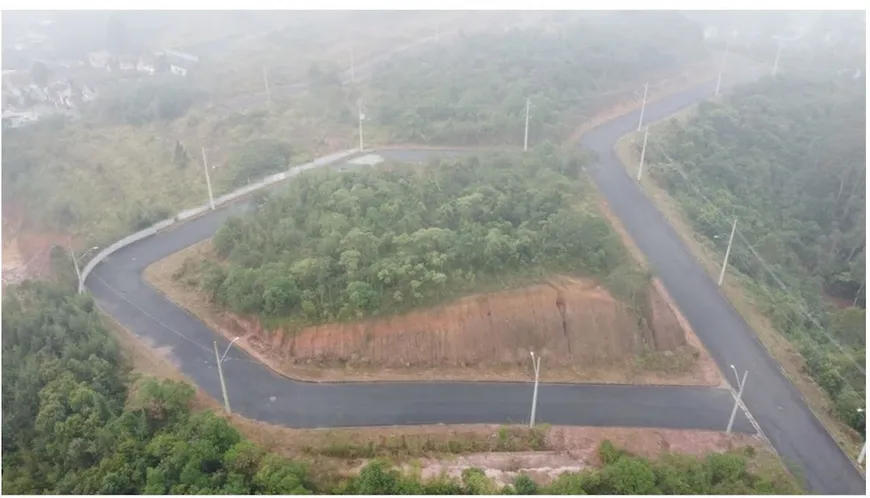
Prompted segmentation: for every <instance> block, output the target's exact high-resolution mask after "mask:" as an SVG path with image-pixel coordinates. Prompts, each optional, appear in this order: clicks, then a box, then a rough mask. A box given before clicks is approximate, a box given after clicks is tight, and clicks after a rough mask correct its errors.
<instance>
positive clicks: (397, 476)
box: [2, 281, 799, 495]
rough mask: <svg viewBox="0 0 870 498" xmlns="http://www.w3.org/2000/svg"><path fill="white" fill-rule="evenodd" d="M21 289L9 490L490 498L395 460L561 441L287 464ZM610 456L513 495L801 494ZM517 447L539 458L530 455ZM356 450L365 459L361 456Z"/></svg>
mask: <svg viewBox="0 0 870 498" xmlns="http://www.w3.org/2000/svg"><path fill="white" fill-rule="evenodd" d="M10 291H11V292H9V293H4V296H3V317H2V318H3V392H2V395H3V407H4V410H3V453H2V462H3V491H4V492H5V493H9V494H84V495H87V494H222V493H223V494H240V495H247V494H279V495H280V494H285V495H286V494H315V493H316V494H422V493H435V494H441V493H443V494H491V493H493V492H494V491H496V490H497V489H498V487H500V485H499V483H496V482H495V481H494V480H491V479H490V478H488V477H487V476H486V474H484V471H483V470H482V469H480V468H476V467H466V468H465V470H464V471H463V472H462V475H461V476H457V477H453V476H452V475H451V474H452V472H450V473H448V475H444V476H437V475H436V476H431V475H430V476H426V477H425V479H424V478H423V476H421V475H420V474H418V473H416V474H415V473H414V472H412V471H407V470H406V471H404V472H400V470H401V467H399V468H395V467H397V466H398V463H397V460H396V459H397V456H402V457H404V458H410V457H408V456H407V455H409V454H410V453H411V452H412V451H418V453H417V455H420V456H426V457H429V458H435V459H436V460H435V462H436V463H437V462H438V460H437V458H439V457H440V458H443V459H444V460H443V462H447V461H452V462H455V461H456V457H457V456H461V455H462V454H466V455H469V460H471V461H472V462H473V461H474V460H473V459H472V458H473V457H474V456H475V455H474V454H473V453H472V452H473V451H474V450H473V448H478V450H479V451H482V450H484V449H485V448H489V451H490V452H501V455H503V456H504V457H505V458H514V457H515V456H516V457H517V458H522V457H523V456H528V455H529V454H531V455H545V454H546V452H543V451H540V450H543V449H547V448H550V447H555V446H556V445H557V444H558V442H555V441H549V440H548V438H547V437H546V432H545V431H540V430H535V431H532V430H528V429H519V428H507V427H504V428H500V429H499V430H498V431H497V433H494V434H493V436H497V437H487V438H486V439H481V438H479V437H476V435H475V434H474V433H467V435H466V437H464V438H463V439H461V440H460V439H449V440H447V441H446V442H445V441H444V439H443V438H441V439H440V440H439V439H435V438H433V437H432V436H425V437H424V438H420V437H414V436H413V435H410V436H408V437H407V438H406V437H405V436H404V435H403V436H402V437H401V442H400V444H398V445H396V444H394V443H396V442H397V441H395V439H396V438H393V437H390V438H389V441H387V438H386V437H384V436H381V437H380V439H381V441H380V442H379V443H376V442H375V438H371V439H369V443H368V444H367V445H361V446H359V447H353V446H339V445H337V444H336V441H335V440H330V438H326V440H325V442H324V440H323V438H320V440H321V443H320V444H316V443H315V441H317V440H318V438H317V437H313V434H309V435H308V437H305V436H304V435H303V434H300V433H296V434H295V436H296V437H294V438H293V439H292V441H293V442H292V443H291V445H292V446H294V448H288V447H284V448H281V449H279V450H278V451H281V453H284V454H286V453H291V454H295V455H307V456H295V457H287V456H282V454H280V453H278V451H275V450H271V451H270V450H269V449H267V448H264V447H263V446H260V445H258V444H255V443H254V442H252V441H251V440H250V439H248V438H246V437H245V436H243V435H242V434H241V433H240V432H239V430H237V429H236V428H234V427H233V426H232V425H231V424H230V421H229V420H228V419H227V418H224V417H222V416H221V415H218V414H216V413H215V412H213V411H211V410H202V409H195V408H193V407H192V398H193V396H194V392H195V390H194V388H193V387H192V386H190V385H189V384H186V383H184V382H178V381H170V380H158V379H155V378H152V377H139V378H137V377H135V376H133V375H131V372H130V364H129V363H127V362H126V361H125V360H124V359H123V358H122V356H121V354H120V350H119V345H118V343H117V341H116V340H115V337H114V336H113V335H112V334H111V333H110V332H109V331H108V330H107V328H106V327H105V326H104V325H103V322H102V320H101V317H100V315H99V312H98V311H97V310H96V308H95V307H94V302H93V301H92V300H91V299H90V298H89V297H87V296H80V295H75V294H74V293H73V292H72V290H71V289H64V288H60V287H56V286H51V285H48V284H45V283H40V282H32V281H28V282H26V283H25V284H23V285H21V286H16V287H13V288H11V289H10ZM242 426H243V427H247V426H245V425H243V424H242ZM284 430H285V431H286V430H287V429H284ZM396 430H397V429H394V428H392V429H391V431H396ZM316 432H318V433H320V434H321V435H322V434H323V431H316ZM356 432H357V433H359V432H360V431H359V430H357V431H356ZM563 446H564V447H568V448H570V447H571V446H570V445H565V444H564V442H563ZM598 446H599V448H598V451H597V452H596V451H592V452H590V453H592V454H591V455H589V456H588V457H579V458H577V459H575V460H572V464H573V465H575V467H576V466H577V465H580V468H581V469H582V470H580V471H573V472H570V471H569V472H564V471H562V472H558V474H559V475H558V476H556V477H555V478H550V479H541V478H540V477H539V476H536V479H535V480H533V479H532V478H530V476H529V475H528V474H526V473H522V474H518V475H517V476H516V477H515V478H514V479H512V482H509V483H506V486H505V487H504V488H503V490H502V492H507V493H514V492H521V493H524V494H538V493H540V494H577V493H579V492H588V493H607V492H613V493H631V492H633V493H656V492H672V493H675V492H682V493H691V492H698V493H706V492H714V491H718V492H725V493H741V494H744V493H747V494H755V493H794V492H796V491H798V490H799V488H798V486H797V485H796V483H795V482H794V480H793V479H792V478H791V477H790V476H789V475H788V474H786V473H785V472H784V471H783V469H782V468H781V466H778V465H776V464H775V463H774V464H773V465H771V464H770V460H769V459H767V460H765V458H763V454H764V453H765V451H764V450H763V449H761V448H756V446H753V445H749V446H742V447H740V448H735V449H731V450H724V448H713V449H712V452H711V453H709V454H708V455H703V452H702V453H701V454H700V455H698V456H700V458H699V457H698V456H694V455H692V454H691V453H689V454H680V453H678V452H670V453H664V454H663V453H662V452H661V451H652V452H651V451H649V450H646V451H643V450H642V451H641V454H644V453H646V454H649V455H650V456H653V457H656V456H659V457H658V458H644V457H643V456H640V455H635V454H632V453H629V452H628V451H625V450H624V449H622V448H617V447H615V446H614V445H613V444H611V443H610V442H609V441H603V442H601V443H600V445H598ZM635 446H637V445H635ZM641 446H642V445H641ZM574 447H577V446H574ZM414 448H417V450H414ZM517 449H535V450H538V451H537V452H527V453H525V454H524V453H522V452H518V451H517ZM585 450H586V451H587V452H589V449H588V448H587V449H585ZM355 451H359V453H358V454H359V455H365V456H363V457H362V458H359V457H354V456H353V453H354V452H355ZM387 454H389V455H391V456H392V461H391V462H389V463H388V462H385V461H382V460H375V459H374V457H376V456H381V455H387ZM696 454H697V453H696ZM326 455H331V456H326ZM337 460H338V461H342V463H343V465H342V468H344V469H348V468H350V469H354V470H350V471H349V472H347V471H346V472H339V471H338V470H337V469H336V461H337ZM399 462H401V460H399ZM427 464H428V465H431V464H432V462H431V460H429V461H427ZM442 464H443V463H442ZM536 481H537V482H536ZM504 484H505V483H501V485H504Z"/></svg>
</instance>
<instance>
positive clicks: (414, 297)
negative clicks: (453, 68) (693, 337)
mask: <svg viewBox="0 0 870 498" xmlns="http://www.w3.org/2000/svg"><path fill="white" fill-rule="evenodd" d="M580 164H581V160H580V158H579V157H576V156H571V157H568V156H566V155H565V154H562V153H560V152H559V151H557V150H556V149H554V148H553V147H552V146H549V145H546V144H545V145H543V146H541V147H539V148H538V149H536V150H535V151H534V153H532V154H529V155H525V156H522V157H520V156H517V155H501V156H495V157H481V158H478V157H472V158H466V159H450V160H443V161H442V162H440V163H438V164H433V165H430V167H424V168H417V167H412V166H410V165H407V164H405V165H402V164H397V165H394V167H393V168H382V167H379V168H377V169H374V170H361V171H351V172H347V173H340V174H338V173H330V172H312V173H306V174H304V175H302V176H300V177H299V178H298V179H297V180H296V181H294V182H293V183H291V184H290V185H288V186H287V187H286V188H284V189H283V190H281V191H277V192H276V193H275V194H274V195H272V196H271V197H269V198H268V199H263V200H261V201H260V202H259V205H258V207H257V208H256V212H255V213H253V214H249V215H246V216H245V217H243V218H235V219H231V220H229V221H228V222H227V223H226V224H225V226H224V227H223V228H221V229H220V230H219V231H218V233H217V234H216V235H215V237H214V241H213V243H214V247H215V249H216V251H217V254H218V256H219V257H220V258H221V259H222V260H223V262H214V261H209V260H205V261H198V262H197V261H192V260H189V263H188V264H187V265H186V268H182V270H181V272H180V274H179V275H178V277H179V278H182V277H183V278H185V279H186V280H187V281H190V282H193V283H195V284H196V285H198V286H199V287H200V288H201V289H202V290H204V291H205V292H206V293H207V294H208V295H209V296H210V297H211V298H212V299H214V300H216V301H217V302H219V303H221V304H223V305H224V306H226V307H228V308H229V309H231V310H233V311H235V312H237V313H243V314H257V315H260V316H263V317H280V318H293V319H295V320H301V321H302V323H317V322H326V321H330V320H347V319H355V318H360V317H363V316H371V315H376V314H380V313H388V314H395V313H398V312H401V311H402V310H407V309H409V308H411V307H417V306H424V305H431V304H434V303H436V302H438V301H442V300H446V299H451V298H455V297H458V296H459V295H462V294H464V293H469V292H475V291H482V290H489V289H491V288H493V287H504V286H509V285H511V284H513V285H517V284H522V283H528V282H529V281H530V280H533V279H536V278H540V277H543V276H546V275H549V274H552V273H556V272H564V273H568V274H572V273H573V274H579V275H584V276H593V277H597V278H600V279H602V280H604V281H605V283H606V284H613V285H612V286H611V287H613V288H614V289H617V290H616V292H615V293H616V294H618V295H619V297H623V298H626V299H629V296H630V295H631V291H630V290H627V289H629V288H630V285H629V286H628V287H626V285H624V284H625V282H626V281H628V282H634V281H635V280H638V279H633V278H632V276H639V275H638V272H637V270H636V269H635V266H634V264H633V263H632V262H631V261H630V258H629V257H628V255H627V252H626V251H625V248H624V246H623V245H622V243H621V242H620V240H619V238H618V236H617V235H616V234H615V233H614V232H613V231H612V229H611V228H610V225H609V224H608V223H607V221H606V220H605V219H604V218H603V217H602V216H601V214H600V213H599V212H598V211H597V208H596V206H595V204H594V199H595V197H594V193H593V191H592V190H591V186H590V185H589V184H588V183H587V181H586V180H585V177H582V178H581V177H580V176H579V175H578V173H579V167H580ZM637 283H638V284H639V285H641V286H642V285H643V284H644V283H645V281H644V280H643V278H642V276H640V278H639V280H638V281H637ZM620 291H622V293H621V294H620ZM639 295H640V294H639ZM630 304H634V303H630Z"/></svg>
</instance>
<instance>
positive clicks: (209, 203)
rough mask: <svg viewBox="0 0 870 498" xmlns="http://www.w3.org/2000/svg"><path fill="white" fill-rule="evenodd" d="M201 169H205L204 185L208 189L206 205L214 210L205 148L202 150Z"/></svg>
mask: <svg viewBox="0 0 870 498" xmlns="http://www.w3.org/2000/svg"><path fill="white" fill-rule="evenodd" d="M202 167H203V168H204V169H205V184H206V186H207V187H208V205H209V206H211V208H212V209H214V195H213V194H212V191H211V179H210V178H209V177H208V159H206V157H205V147H203V148H202Z"/></svg>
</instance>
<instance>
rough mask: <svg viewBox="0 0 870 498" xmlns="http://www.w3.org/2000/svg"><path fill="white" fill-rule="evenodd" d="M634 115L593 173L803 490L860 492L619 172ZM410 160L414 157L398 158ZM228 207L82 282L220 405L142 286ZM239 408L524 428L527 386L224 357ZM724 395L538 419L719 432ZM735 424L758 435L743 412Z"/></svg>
mask: <svg viewBox="0 0 870 498" xmlns="http://www.w3.org/2000/svg"><path fill="white" fill-rule="evenodd" d="M713 88H714V85H713V84H712V83H711V84H707V85H702V86H699V87H697V88H694V89H692V90H689V91H686V92H683V93H680V94H678V95H675V96H672V97H669V98H666V99H663V100H661V101H659V102H656V103H650V104H648V105H647V107H646V111H645V113H646V114H645V115H646V119H647V121H648V122H650V121H654V120H656V119H661V118H664V117H666V116H668V115H670V114H672V113H674V112H676V111H678V110H680V109H682V108H684V107H686V106H689V105H692V104H694V103H697V102H699V101H701V100H703V99H706V98H709V97H710V96H711V95H712V94H713ZM637 119H638V113H637V112H633V113H629V114H627V115H625V116H622V117H619V118H616V119H614V120H612V121H610V122H608V123H606V124H604V125H602V126H600V127H598V128H595V129H593V130H591V131H589V132H588V133H586V134H585V135H584V136H583V138H582V144H583V145H584V146H586V147H589V148H591V149H592V150H594V151H595V152H597V154H598V156H599V162H598V163H597V164H596V165H594V166H593V167H592V168H590V174H591V176H592V177H593V179H594V181H595V182H596V183H597V184H598V186H599V188H600V190H601V191H602V193H603V194H604V196H605V197H606V199H607V201H608V203H609V204H610V207H611V209H612V210H613V211H614V213H615V214H616V215H617V216H619V218H620V219H621V220H622V223H623V224H624V225H625V227H626V229H627V230H628V231H629V233H630V234H631V236H632V237H633V238H634V240H635V242H636V243H637V244H638V246H639V247H640V249H641V250H642V251H643V252H644V254H645V255H646V257H647V259H648V260H649V262H650V263H651V264H652V265H653V267H654V268H655V269H656V270H657V272H658V274H659V275H661V279H662V281H663V283H664V285H665V287H666V288H667V289H668V291H669V293H670V294H671V295H672V296H673V298H674V299H675V301H676V302H677V304H678V305H679V307H680V309H681V311H682V312H683V314H684V315H685V316H686V318H687V319H688V320H689V322H690V323H691V324H692V326H693V328H694V329H695V332H696V333H697V334H698V336H699V337H700V339H701V340H702V342H703V343H704V344H705V346H706V347H707V348H708V350H709V351H710V353H711V355H712V356H713V358H714V359H715V361H716V362H717V364H718V365H719V366H720V368H721V369H722V370H723V371H729V370H730V368H729V367H728V365H730V364H734V365H735V366H736V367H737V368H738V369H739V370H741V371H743V370H744V369H748V370H749V372H750V374H749V380H748V382H747V387H746V392H745V394H744V400H745V402H746V404H747V406H748V408H749V410H750V411H751V413H752V414H753V415H754V416H755V419H756V420H757V422H758V423H759V424H760V426H761V429H762V431H763V432H764V433H765V435H766V436H767V437H768V439H770V441H771V442H772V443H773V445H774V447H775V448H776V449H777V451H778V452H779V453H780V454H781V455H782V456H783V457H784V458H785V459H786V460H787V461H791V462H794V463H796V464H797V466H798V467H799V469H800V471H801V473H802V475H803V477H804V479H805V482H806V484H807V486H808V487H809V489H810V490H811V491H814V492H817V493H825V494H863V492H864V488H865V483H864V480H863V477H862V476H861V475H860V473H859V472H858V471H857V470H856V469H855V468H854V466H853V465H852V464H851V462H850V460H849V459H848V457H847V456H846V455H845V454H844V453H843V452H842V451H841V450H840V449H839V447H838V446H837V445H836V443H835V442H834V441H833V440H832V439H831V438H830V436H829V435H828V434H827V432H826V431H825V429H824V427H823V426H822V425H821V424H820V423H819V421H818V420H817V419H816V418H815V417H814V416H813V414H812V413H811V412H810V411H809V409H808V408H807V406H806V405H805V404H804V403H803V400H802V399H801V397H800V395H799V394H798V392H797V391H796V389H795V388H794V386H793V385H792V384H791V383H790V382H789V381H788V380H787V379H786V378H785V377H784V376H783V375H782V373H781V371H780V368H779V366H778V365H777V364H776V362H775V361H774V360H773V359H772V358H771V357H770V356H769V355H767V353H766V351H765V350H764V348H763V346H762V345H761V344H760V343H759V342H758V340H757V338H756V336H755V334H754V333H753V332H752V330H751V329H750V328H749V326H748V325H747V324H746V323H745V322H744V321H743V319H742V318H741V317H740V315H739V314H738V313H737V312H736V311H735V310H734V309H733V308H732V307H731V306H730V304H729V303H728V301H727V300H726V299H725V298H723V297H722V295H721V294H719V291H718V288H717V287H716V285H715V284H714V283H713V282H712V281H711V280H710V279H709V278H708V277H707V275H706V273H704V271H703V270H702V269H701V267H700V266H699V265H698V263H697V262H696V261H695V260H694V259H693V257H692V256H691V255H690V254H689V252H688V251H687V250H686V248H685V247H684V246H683V245H682V243H681V241H680V240H679V238H678V236H677V235H676V234H675V233H674V232H673V230H672V229H671V227H670V226H669V225H668V223H667V222H666V221H665V219H664V218H663V217H662V216H661V214H660V213H659V212H658V211H657V210H656V208H655V207H654V205H653V204H652V203H651V202H650V201H649V200H648V199H647V198H646V197H645V196H644V194H643V192H642V191H641V190H640V189H639V188H638V186H637V185H636V184H635V182H634V181H633V180H632V179H631V177H629V176H628V174H627V173H626V172H625V171H624V169H623V168H622V167H621V166H620V165H619V164H618V162H617V158H616V157H615V154H614V153H613V146H614V144H615V142H616V141H617V140H618V139H619V138H620V137H621V136H623V135H624V134H626V133H628V132H630V131H633V130H634V129H635V128H636V126H637ZM402 154H403V155H404V156H406V157H408V156H409V155H414V153H409V152H408V151H403V152H402ZM243 209H245V206H244V205H236V206H232V207H229V208H223V209H219V210H217V211H215V212H212V213H209V214H208V215H206V216H204V217H201V218H199V219H196V220H193V221H191V222H189V223H186V224H184V225H181V226H179V227H176V228H175V229H173V230H171V231H167V232H164V233H162V234H159V235H157V236H154V237H150V238H147V239H144V240H142V241H140V242H137V243H136V244H133V245H131V246H128V247H126V248H124V249H122V250H120V251H118V252H116V253H115V254H113V255H112V256H110V257H109V258H108V259H107V260H106V261H105V262H104V263H102V264H100V265H98V266H97V268H96V269H95V270H94V271H93V273H91V277H90V278H89V279H88V282H87V286H88V288H89V289H90V290H91V292H92V293H93V295H94V296H95V298H96V300H97V302H98V303H99V305H100V306H101V307H102V308H103V309H104V310H105V311H106V312H108V313H109V314H111V315H112V316H114V317H115V318H116V319H118V320H119V321H120V322H121V323H122V324H123V325H124V326H126V327H127V328H128V329H130V330H131V331H133V332H134V333H135V334H136V335H137V336H139V337H141V338H143V339H144V340H145V341H146V342H149V343H151V344H152V345H153V346H155V347H166V348H169V349H170V350H171V352H172V359H173V362H174V363H175V364H176V365H177V366H178V367H179V368H180V369H181V370H182V371H183V372H184V373H185V374H186V375H188V376H189V377H190V378H191V379H193V381H194V382H196V383H197V384H198V385H199V386H200V387H202V388H203V389H205V390H206V391H207V392H209V393H210V394H211V395H212V396H214V397H215V398H217V399H220V397H221V394H220V386H219V382H218V378H217V372H216V371H215V370H216V369H215V368H214V362H215V359H214V353H213V350H212V349H211V344H212V341H213V340H215V339H217V340H218V344H219V345H220V346H221V347H226V344H227V341H226V340H224V339H223V338H222V337H221V336H219V335H218V334H216V333H214V332H212V331H211V330H210V329H208V328H207V327H206V326H205V325H204V324H202V323H201V322H200V321H199V320H197V319H196V318H195V317H193V316H192V315H191V314H189V313H187V312H186V311H184V310H182V309H180V308H178V307H176V306H175V305H174V304H173V303H171V302H170V301H168V300H167V299H166V298H164V297H163V296H162V295H161V294H160V293H158V292H157V291H155V290H154V289H153V288H151V287H150V286H148V285H147V284H146V283H144V281H143V280H142V271H143V270H144V268H145V267H147V266H148V265H150V264H151V263H153V262H156V261H158V260H160V259H162V258H164V257H166V256H168V255H170V254H172V253H174V252H176V251H179V250H181V249H183V248H185V247H188V246H190V245H192V244H194V243H196V242H198V241H200V240H203V239H206V238H208V237H210V236H211V235H212V234H213V233H214V232H215V230H216V229H217V228H218V227H219V226H220V224H221V222H222V221H223V220H224V219H225V218H226V217H227V216H228V215H229V213H230V212H237V211H240V210H243ZM225 373H226V375H227V387H228V390H229V393H230V399H231V401H232V403H233V405H234V406H235V410H236V411H237V412H239V413H241V414H243V415H245V416H248V417H250V418H253V419H257V420H263V421H266V422H272V423H279V424H286V425H291V426H297V427H336V426H372V425H412V424H429V423H446V424H452V423H484V422H486V423H508V422H514V423H521V422H525V421H527V420H528V411H529V405H530V398H531V385H528V384H526V385H524V384H511V383H366V384H311V383H304V382H297V381H293V380H289V379H286V378H283V377H280V376H278V375H277V374H275V373H273V372H271V371H270V370H268V369H267V368H266V367H265V366H263V365H262V364H260V363H258V362H256V361H254V360H252V359H250V358H249V357H248V356H247V355H246V354H245V353H244V352H241V351H239V350H237V349H233V350H232V352H231V353H230V354H229V356H228V360H227V363H226V364H225ZM731 404H732V398H731V395H730V393H729V392H728V391H726V390H722V389H705V388H685V387H640V386H603V385H576V386H570V385H552V384H543V385H542V386H541V390H540V393H539V406H538V421H539V422H542V423H552V424H573V425H601V426H636V427H663V428H681V429H692V428H697V429H713V430H721V429H722V427H723V425H724V424H725V422H726V421H727V419H728V415H729V414H730V408H731ZM735 428H736V430H739V431H743V432H753V429H752V427H751V424H750V423H749V422H748V420H747V419H746V417H745V416H744V415H743V413H740V415H739V417H738V420H737V423H736V425H735Z"/></svg>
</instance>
